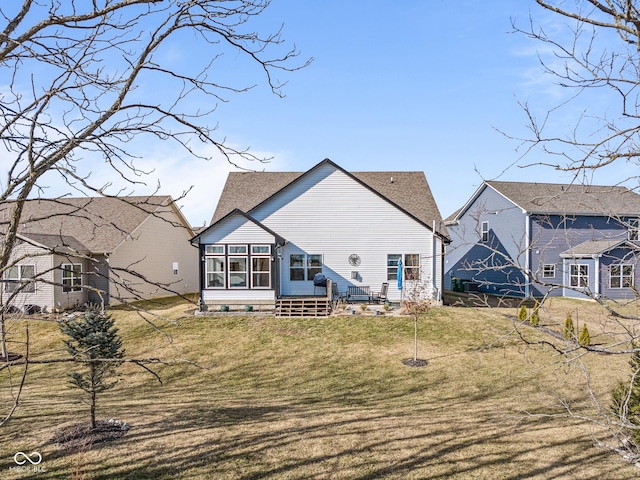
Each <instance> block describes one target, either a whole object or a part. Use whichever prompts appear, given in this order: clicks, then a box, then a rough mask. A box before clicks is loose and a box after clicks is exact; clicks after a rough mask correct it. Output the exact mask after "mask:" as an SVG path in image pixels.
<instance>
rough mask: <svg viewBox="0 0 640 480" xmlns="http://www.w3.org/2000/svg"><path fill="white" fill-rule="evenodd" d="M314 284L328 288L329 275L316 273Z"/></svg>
mask: <svg viewBox="0 0 640 480" xmlns="http://www.w3.org/2000/svg"><path fill="white" fill-rule="evenodd" d="M313 286H314V287H324V288H327V277H325V276H324V274H323V273H316V274H315V275H314V276H313Z"/></svg>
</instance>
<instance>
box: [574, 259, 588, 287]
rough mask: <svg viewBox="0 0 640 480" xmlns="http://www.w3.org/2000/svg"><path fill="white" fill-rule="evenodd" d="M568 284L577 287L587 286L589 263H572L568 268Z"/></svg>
mask: <svg viewBox="0 0 640 480" xmlns="http://www.w3.org/2000/svg"><path fill="white" fill-rule="evenodd" d="M569 285H571V286H572V287H578V288H587V287H588V286H589V265H583V264H577V265H576V264H574V265H571V268H570V270H569Z"/></svg>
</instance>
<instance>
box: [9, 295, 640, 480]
mask: <svg viewBox="0 0 640 480" xmlns="http://www.w3.org/2000/svg"><path fill="white" fill-rule="evenodd" d="M561 302H566V303H561ZM583 305H586V304H585V303H584V302H582V303H576V302H573V303H572V302H570V301H555V302H554V303H553V304H552V305H551V306H550V308H549V311H548V312H544V311H543V313H542V315H541V317H542V321H543V323H544V322H546V324H547V325H550V326H552V327H553V326H554V325H555V323H558V324H559V323H560V320H562V321H563V320H564V319H563V318H561V317H562V316H563V315H564V313H566V311H573V310H576V309H579V308H584V307H583ZM152 308H154V309H155V310H156V311H157V313H158V314H161V315H164V316H165V317H166V318H169V319H172V320H176V321H178V322H179V325H175V324H173V323H171V322H169V321H166V320H162V319H156V320H155V322H156V324H157V326H159V327H160V329H161V330H162V332H163V333H159V332H158V330H157V329H156V328H154V327H153V326H151V325H150V324H149V323H147V322H145V321H144V320H143V319H141V318H140V316H139V315H138V314H137V313H135V312H131V311H127V310H125V309H120V310H114V311H113V315H114V317H116V319H117V322H116V324H117V326H118V328H119V329H120V333H121V335H122V337H123V340H124V345H125V348H126V350H127V356H128V357H136V358H143V357H162V358H164V359H187V360H190V361H193V362H197V364H198V365H199V367H195V366H193V365H184V364H177V365H164V366H158V367H157V368H156V371H157V372H158V373H159V374H160V376H161V378H162V380H163V382H164V383H163V385H160V384H159V383H158V381H157V380H156V379H155V378H154V377H153V376H151V375H149V374H148V373H146V372H144V371H143V370H142V369H140V368H139V367H136V366H135V365H131V364H126V365H123V366H122V367H121V368H120V370H119V371H120V378H119V382H118V384H117V385H116V387H115V388H114V389H112V390H110V391H108V392H106V393H104V394H102V395H101V396H100V397H99V398H98V417H99V418H101V419H108V418H115V419H119V420H124V421H126V422H128V423H129V424H130V425H131V430H130V431H129V432H128V433H127V434H126V436H125V437H124V438H122V439H120V440H117V441H114V442H111V443H104V444H100V445H94V446H93V448H91V449H80V450H79V451H72V450H70V449H65V448H62V447H60V446H58V445H56V444H52V443H51V442H50V439H51V438H52V437H53V435H54V433H55V432H56V430H57V429H59V428H60V427H63V426H67V425H71V424H74V423H79V422H86V421H88V408H87V406H86V405H85V404H84V403H82V401H81V396H80V393H79V392H78V391H76V390H73V389H71V388H69V387H68V386H67V381H66V372H67V371H68V370H69V369H70V368H72V367H70V366H69V365H68V364H50V365H31V366H30V367H29V371H28V377H27V386H26V387H25V390H24V392H23V397H22V402H21V405H20V407H19V408H18V410H17V411H16V413H15V415H14V417H13V418H12V419H11V421H10V422H9V423H8V424H6V425H5V426H4V427H0V477H1V478H3V479H4V478H53V479H57V478H59V479H68V478H74V477H75V478H87V479H105V480H106V479H132V480H133V479H136V480H138V479H147V478H148V479H176V478H177V479H208V478H212V479H227V478H228V479H232V478H233V479H303V478H304V479H308V478H318V479H321V478H322V479H324V478H336V479H374V478H375V479H378V478H383V479H384V478H389V479H391V478H402V479H405V478H416V479H418V478H420V479H422V478H433V479H438V478H441V479H445V478H446V479H450V478H453V479H456V478H457V479H469V478H474V479H478V478H484V479H520V478H538V479H548V478H568V479H571V478H576V479H586V478H607V479H629V478H636V477H638V476H639V475H640V470H639V469H638V468H637V467H634V466H632V465H630V464H628V463H626V462H625V461H624V460H623V459H622V458H621V457H620V456H618V455H616V454H614V453H612V452H610V451H609V450H606V449H603V448H599V447H596V446H594V440H597V439H599V438H604V435H605V433H606V432H604V431H602V430H601V429H599V427H597V426H596V425H594V424H591V423H588V422H586V421H581V420H578V419H576V418H573V419H571V418H565V417H561V416H555V415H556V414H562V413H563V412H564V409H562V408H561V407H559V406H558V404H559V402H560V401H564V402H568V403H569V404H570V405H571V407H572V408H573V409H574V411H575V412H576V413H578V414H593V409H592V407H591V404H590V402H589V400H588V396H587V394H586V393H585V391H584V389H582V388H581V379H582V376H581V371H580V369H579V368H577V367H576V366H574V365H567V364H565V363H563V361H562V358H561V357H559V356H558V355H556V354H555V353H554V352H553V350H551V349H549V348H542V347H538V346H525V345H523V343H522V342H521V341H520V340H519V339H518V337H516V336H514V335H513V334H512V333H511V331H512V323H511V321H510V320H509V319H508V318H507V315H515V314H516V313H517V312H516V311H515V309H513V308H510V309H499V308H496V309H481V308H478V309H476V308H455V307H442V308H436V309H432V310H431V311H430V312H429V313H428V314H426V315H425V316H423V317H422V318H421V319H420V321H419V332H420V333H419V338H420V340H419V356H420V357H421V358H424V359H426V360H428V365H427V366H425V367H421V368H411V367H407V366H405V365H403V363H402V360H403V359H406V358H408V357H411V356H412V355H413V321H412V320H411V319H409V318H406V317H390V316H381V317H374V316H367V317H365V316H354V317H330V318H321V319H288V318H274V317H271V316H265V315H259V314H255V315H245V316H232V315H229V316H219V317H195V316H193V315H190V314H189V313H188V308H189V307H188V305H187V304H184V303H177V302H175V301H167V302H165V303H163V304H162V305H159V306H158V305H154V306H152ZM590 308H591V309H592V310H593V311H589V309H587V313H585V314H584V316H583V318H582V319H581V320H582V321H587V318H588V317H589V316H590V315H591V316H593V317H594V319H595V318H596V317H597V318H598V319H600V317H599V316H598V315H601V314H600V313H597V312H596V311H595V307H590ZM545 315H546V316H547V318H545ZM25 324H26V322H25V321H24V320H22V321H20V322H19V323H18V324H15V325H12V332H15V333H14V337H13V338H14V339H15V340H19V339H20V338H22V335H23V333H21V332H23V330H24V326H25ZM28 324H29V334H30V338H31V355H32V358H52V357H55V356H62V355H63V354H64V353H63V351H62V342H61V338H60V335H59V334H58V330H57V325H56V324H55V323H54V322H51V321H42V320H35V319H32V320H29V321H28ZM598 325H599V323H597V322H595V321H594V323H593V327H592V325H591V324H590V325H589V327H590V329H592V337H594V338H595V339H596V341H598V339H599V338H600V339H602V338H601V337H599V334H598V332H597V331H596V329H597V328H598ZM523 329H524V334H525V335H526V336H528V338H531V339H535V337H536V335H537V332H536V331H535V330H534V329H533V328H531V327H523ZM167 335H169V337H167ZM169 340H171V341H169ZM15 348H18V346H15ZM584 361H585V362H586V363H587V365H588V366H589V368H590V369H591V372H592V379H591V380H592V385H593V388H594V389H595V391H596V392H597V393H598V394H599V395H601V397H602V398H603V399H605V403H606V398H607V395H608V392H609V391H610V389H611V388H612V386H613V385H614V383H615V381H616V379H617V378H623V377H625V376H626V375H627V367H626V364H627V363H626V362H627V359H626V358H623V357H618V356H598V355H593V356H588V357H586V358H585V359H584ZM12 375H13V377H11V378H9V377H8V375H7V374H6V373H4V372H3V373H1V374H0V401H1V402H2V403H0V406H1V407H2V409H3V411H2V414H3V415H4V414H5V411H6V409H7V408H8V406H9V405H11V403H12V400H11V397H10V395H9V382H10V381H11V382H13V383H14V384H16V383H17V382H19V379H20V371H19V370H18V369H14V370H13V371H12ZM531 413H534V414H543V416H532V415H531ZM548 415H550V416H548ZM19 451H21V452H26V453H30V452H34V451H37V452H39V453H40V454H41V455H42V458H43V460H42V463H41V464H40V465H38V468H39V469H40V471H38V472H37V473H35V474H33V472H31V473H28V472H25V471H20V470H16V469H15V468H14V467H15V466H16V464H15V462H14V454H15V453H16V452H19ZM29 475H32V477H29Z"/></svg>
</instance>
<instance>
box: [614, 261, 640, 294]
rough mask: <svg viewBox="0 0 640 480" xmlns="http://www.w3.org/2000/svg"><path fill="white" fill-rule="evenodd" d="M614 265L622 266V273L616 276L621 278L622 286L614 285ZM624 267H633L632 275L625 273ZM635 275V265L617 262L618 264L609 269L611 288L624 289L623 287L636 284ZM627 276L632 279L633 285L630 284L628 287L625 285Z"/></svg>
mask: <svg viewBox="0 0 640 480" xmlns="http://www.w3.org/2000/svg"><path fill="white" fill-rule="evenodd" d="M614 267H619V268H620V274H619V275H615V278H618V279H619V280H620V286H619V287H614V286H613V285H612V281H613V279H614V275H613V268H614ZM624 267H630V268H631V274H630V275H623V273H624ZM634 276H635V270H634V268H633V265H631V264H629V263H619V264H616V265H611V270H610V271H609V288H611V289H613V290H619V289H622V288H631V287H633V286H634V284H635V282H634ZM625 277H629V278H630V279H631V285H630V286H628V287H627V286H625V285H624V281H623V280H624V278H625Z"/></svg>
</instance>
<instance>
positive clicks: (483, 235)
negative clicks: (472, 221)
mask: <svg viewBox="0 0 640 480" xmlns="http://www.w3.org/2000/svg"><path fill="white" fill-rule="evenodd" d="M480 241H481V242H482V243H487V242H488V241H489V222H488V221H487V220H485V221H484V222H482V224H481V225H480Z"/></svg>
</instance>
